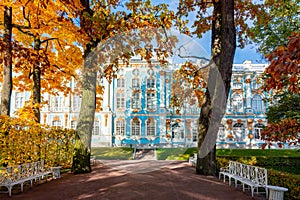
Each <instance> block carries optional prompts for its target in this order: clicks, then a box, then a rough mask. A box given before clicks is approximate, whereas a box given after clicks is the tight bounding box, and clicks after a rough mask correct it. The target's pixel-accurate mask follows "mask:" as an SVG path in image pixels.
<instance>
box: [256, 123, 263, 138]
mask: <svg viewBox="0 0 300 200" xmlns="http://www.w3.org/2000/svg"><path fill="white" fill-rule="evenodd" d="M264 127H265V125H263V124H262V123H258V124H255V125H254V138H255V139H261V131H262V130H263V129H264Z"/></svg>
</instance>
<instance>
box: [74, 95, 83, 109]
mask: <svg viewBox="0 0 300 200" xmlns="http://www.w3.org/2000/svg"><path fill="white" fill-rule="evenodd" d="M80 106H81V97H80V96H77V95H74V96H73V108H72V110H73V111H75V112H79V111H80Z"/></svg>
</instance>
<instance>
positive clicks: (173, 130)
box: [12, 59, 268, 148]
mask: <svg viewBox="0 0 300 200" xmlns="http://www.w3.org/2000/svg"><path fill="white" fill-rule="evenodd" d="M266 66H267V65H266V64H253V63H252V62H251V61H249V60H246V61H244V63H242V64H234V65H233V74H232V82H231V90H230V93H229V97H228V101H227V107H226V113H225V115H224V117H223V118H222V122H221V124H220V127H219V132H218V137H217V141H216V142H217V143H216V144H217V148H259V147H260V145H261V144H262V142H263V141H261V135H260V133H261V130H262V129H263V128H264V126H266V124H267V121H266V115H265V112H266V109H267V108H268V105H267V103H266V101H264V99H265V98H266V97H267V96H266V95H267V93H265V92H263V91H262V90H261V89H260V87H261V83H260V82H259V81H258V80H259V77H260V75H261V74H262V73H263V71H264V69H265V67H266ZM177 69H178V67H176V66H172V64H169V66H168V67H160V64H159V63H158V62H157V63H154V64H153V65H152V66H151V67H149V66H148V63H147V62H144V61H141V60H139V59H135V60H131V62H130V67H123V68H122V69H121V70H119V71H118V75H117V78H115V79H114V80H113V81H112V82H111V83H108V82H107V81H106V80H104V81H103V82H102V84H103V86H104V87H105V93H104V97H103V102H102V107H103V109H102V111H101V112H96V113H95V120H94V128H93V134H92V146H93V147H112V146H144V147H153V146H160V147H193V146H197V139H198V138H197V137H198V134H197V123H198V118H199V114H200V108H199V107H198V104H197V103H191V102H193V101H184V100H183V103H182V106H181V107H176V108H175V107H174V106H173V105H172V104H171V98H172V95H174V93H175V94H176V91H172V90H174V88H173V89H172V84H173V82H174V78H173V73H174V72H175V71H176V70H177ZM70 86H72V89H73V90H76V81H75V80H73V81H72V82H71V83H70ZM181 91H182V90H181ZM29 96H30V93H29V92H17V91H13V93H12V113H14V111H16V110H17V109H19V108H21V107H22V106H23V105H24V102H25V101H26V100H28V99H29ZM190 98H194V97H193V95H192V94H191V96H190ZM43 101H47V102H49V103H48V105H47V106H44V107H42V109H41V123H43V124H47V125H51V126H60V127H63V128H70V129H76V125H77V120H78V116H79V111H80V105H81V97H80V95H73V94H70V95H67V96H64V95H63V94H61V95H56V96H53V95H50V94H43ZM195 101H197V99H195Z"/></svg>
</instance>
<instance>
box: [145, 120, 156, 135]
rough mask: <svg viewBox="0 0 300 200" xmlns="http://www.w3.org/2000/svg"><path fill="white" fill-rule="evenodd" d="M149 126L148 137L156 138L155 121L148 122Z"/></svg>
mask: <svg viewBox="0 0 300 200" xmlns="http://www.w3.org/2000/svg"><path fill="white" fill-rule="evenodd" d="M146 126H147V136H155V121H154V119H152V118H149V119H148V120H147V122H146Z"/></svg>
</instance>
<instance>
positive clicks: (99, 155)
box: [92, 147, 134, 160]
mask: <svg viewBox="0 0 300 200" xmlns="http://www.w3.org/2000/svg"><path fill="white" fill-rule="evenodd" d="M133 152H134V149H133V148H128V147H97V148H92V155H93V156H96V159H103V160H131V159H132V157H133Z"/></svg>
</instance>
